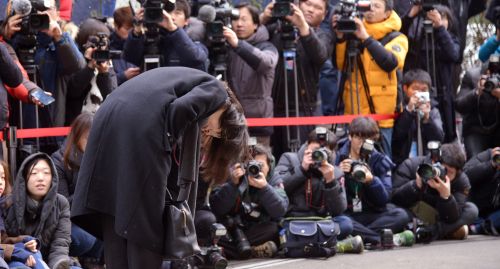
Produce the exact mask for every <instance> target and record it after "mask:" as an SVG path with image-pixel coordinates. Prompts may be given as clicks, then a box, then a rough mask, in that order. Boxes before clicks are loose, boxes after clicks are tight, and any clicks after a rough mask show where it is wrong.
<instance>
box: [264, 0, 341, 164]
mask: <svg viewBox="0 0 500 269" xmlns="http://www.w3.org/2000/svg"><path fill="white" fill-rule="evenodd" d="M274 5H275V3H269V4H268V5H267V6H266V8H265V10H264V12H263V13H262V14H261V16H260V22H261V24H263V25H265V26H266V27H267V29H268V31H269V34H270V36H271V42H272V43H273V44H274V45H275V46H276V48H278V51H279V52H280V57H279V61H278V64H277V66H276V77H275V79H274V85H273V96H272V97H273V100H274V116H275V117H283V116H285V114H286V111H287V110H288V112H289V115H295V113H296V111H295V106H296V104H295V101H294V100H295V90H296V89H294V88H293V87H290V86H289V85H288V98H289V103H288V107H286V104H285V89H286V87H287V86H286V85H285V74H284V70H285V66H284V59H283V51H284V50H287V49H290V48H288V46H295V47H296V48H295V49H296V56H294V57H295V59H296V64H295V66H293V68H294V70H295V71H296V74H297V78H298V79H297V83H298V85H297V91H298V92H297V94H298V97H299V102H300V103H299V105H298V107H299V111H298V112H299V114H300V115H302V116H313V115H314V114H313V113H314V111H315V110H316V106H317V93H318V79H319V71H320V69H321V67H322V66H323V64H324V63H325V61H326V60H327V59H328V58H329V57H330V54H331V49H332V47H331V43H332V41H331V35H330V33H327V32H324V31H323V30H322V29H320V28H319V26H320V24H321V21H322V20H323V18H324V17H325V15H326V10H327V1H326V0H302V1H300V2H299V5H298V6H297V5H295V4H293V3H291V1H290V3H289V11H290V12H289V13H288V14H291V15H287V16H284V17H280V18H279V19H276V18H275V17H273V7H274ZM285 24H287V25H288V26H289V27H288V26H287V27H283V26H284V25H285ZM294 28H295V29H296V30H297V31H298V35H297V37H296V36H295V32H294V31H295V30H294ZM287 36H291V37H289V38H291V39H292V40H285V39H284V38H285V37H287ZM290 43H293V44H290ZM288 80H289V82H290V80H291V78H288ZM299 129H300V137H301V138H302V141H299V142H300V143H302V142H304V138H306V137H307V135H308V134H309V132H310V131H311V128H310V127H308V126H302V127H300V128H299ZM272 140H273V141H272V144H273V152H274V153H275V154H274V155H275V156H276V157H279V155H281V154H282V153H283V152H286V151H289V150H290V149H289V145H288V142H289V141H287V138H286V132H285V128H274V134H273V138H272Z"/></svg>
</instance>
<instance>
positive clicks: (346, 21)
mask: <svg viewBox="0 0 500 269" xmlns="http://www.w3.org/2000/svg"><path fill="white" fill-rule="evenodd" d="M370 8H371V5H370V1H359V0H358V1H356V0H341V1H340V2H339V3H338V4H337V5H336V6H335V9H334V10H333V12H334V14H339V15H340V18H339V20H338V21H337V31H339V32H341V33H346V34H352V33H354V32H355V31H356V28H357V27H356V23H355V22H354V18H356V17H358V18H359V17H361V16H362V14H363V13H364V12H366V11H369V10H370Z"/></svg>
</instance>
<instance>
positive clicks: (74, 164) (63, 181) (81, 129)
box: [52, 113, 103, 269]
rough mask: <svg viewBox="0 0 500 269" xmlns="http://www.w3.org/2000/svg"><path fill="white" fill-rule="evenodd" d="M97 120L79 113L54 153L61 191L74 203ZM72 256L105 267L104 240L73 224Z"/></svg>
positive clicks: (86, 264) (94, 265) (59, 190)
mask: <svg viewBox="0 0 500 269" xmlns="http://www.w3.org/2000/svg"><path fill="white" fill-rule="evenodd" d="M93 119H94V115H93V114H90V113H82V114H80V115H78V117H76V119H75V120H74V121H73V123H72V124H71V131H70V133H69V134H68V136H67V138H66V141H65V142H64V144H63V146H62V147H61V148H60V149H59V150H57V151H56V152H54V153H53V154H52V159H53V160H54V165H55V167H56V170H57V175H58V176H59V184H58V193H60V194H62V195H64V197H66V199H68V201H69V203H70V205H71V203H72V202H73V194H74V192H75V187H76V180H77V179H78V171H79V170H80V165H81V162H82V157H83V153H84V152H85V147H86V146H87V139H88V136H89V132H90V127H91V126H92V121H93ZM69 255H71V256H74V257H78V260H79V262H80V264H82V266H85V267H90V266H93V267H92V268H94V269H96V268H103V267H102V265H100V264H99V263H100V260H101V258H102V256H103V246H102V241H100V240H98V239H96V238H95V237H94V236H93V235H91V234H89V233H87V232H86V231H84V230H83V229H82V228H80V227H78V226H77V225H75V224H73V223H72V224H71V245H70V249H69ZM99 266H101V267H99Z"/></svg>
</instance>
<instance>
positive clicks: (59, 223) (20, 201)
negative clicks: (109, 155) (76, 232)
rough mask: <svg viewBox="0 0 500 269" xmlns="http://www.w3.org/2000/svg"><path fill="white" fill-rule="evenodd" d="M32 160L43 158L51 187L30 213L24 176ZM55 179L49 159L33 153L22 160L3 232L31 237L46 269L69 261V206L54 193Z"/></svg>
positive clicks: (56, 182)
mask: <svg viewBox="0 0 500 269" xmlns="http://www.w3.org/2000/svg"><path fill="white" fill-rule="evenodd" d="M35 158H44V159H46V160H47V161H48V162H49V166H50V168H51V170H52V185H51V186H50V189H49V191H48V193H47V194H46V195H45V197H44V199H43V201H42V202H41V204H40V205H39V206H38V207H37V209H36V210H33V206H32V204H33V203H30V201H29V200H30V198H29V197H28V196H27V191H26V180H27V179H26V178H25V177H24V175H25V174H26V173H27V171H25V170H26V169H29V167H28V166H27V164H28V163H29V162H30V161H31V160H33V159H35ZM58 181H59V179H58V176H57V173H56V168H55V166H54V163H53V162H52V159H50V157H49V156H48V155H47V154H45V153H35V154H32V155H30V156H29V157H28V158H26V159H25V160H24V162H23V163H22V165H21V167H20V168H19V172H18V174H17V177H16V180H15V181H14V190H13V192H12V195H11V197H10V198H11V199H12V203H13V204H12V205H11V206H10V207H9V208H8V209H7V213H6V215H7V216H6V218H5V228H6V231H7V234H8V235H9V236H12V237H15V236H19V235H31V236H33V237H35V238H37V239H39V240H40V243H41V248H40V251H41V253H42V256H43V259H44V261H46V262H47V264H48V265H49V267H50V268H54V267H55V265H56V264H59V263H61V262H66V261H69V256H68V253H69V245H70V242H71V236H70V234H71V221H70V219H69V216H70V212H69V202H68V200H66V198H65V197H64V196H62V195H60V194H58V193H57V185H58Z"/></svg>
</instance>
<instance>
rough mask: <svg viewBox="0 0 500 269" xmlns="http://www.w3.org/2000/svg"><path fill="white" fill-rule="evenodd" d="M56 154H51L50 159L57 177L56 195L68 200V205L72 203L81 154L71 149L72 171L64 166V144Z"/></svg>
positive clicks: (74, 148) (75, 148) (75, 149)
mask: <svg viewBox="0 0 500 269" xmlns="http://www.w3.org/2000/svg"><path fill="white" fill-rule="evenodd" d="M67 143H68V140H66V142H65V143H64V145H63V146H62V147H61V148H60V149H59V150H58V151H56V152H54V153H53V154H52V159H53V161H54V165H55V166H56V171H57V175H58V176H59V184H58V191H57V192H58V193H60V194H62V195H64V197H66V199H68V201H69V203H70V204H71V202H72V201H73V193H74V192H75V187H76V180H77V179H78V171H79V170H80V164H81V163H82V158H83V152H81V151H80V150H78V149H77V147H73V150H72V152H71V153H70V157H69V158H70V163H71V166H72V167H73V169H69V168H68V167H67V166H66V165H65V164H64V151H66V144H67Z"/></svg>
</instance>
